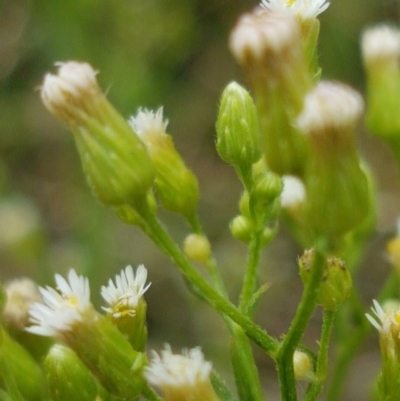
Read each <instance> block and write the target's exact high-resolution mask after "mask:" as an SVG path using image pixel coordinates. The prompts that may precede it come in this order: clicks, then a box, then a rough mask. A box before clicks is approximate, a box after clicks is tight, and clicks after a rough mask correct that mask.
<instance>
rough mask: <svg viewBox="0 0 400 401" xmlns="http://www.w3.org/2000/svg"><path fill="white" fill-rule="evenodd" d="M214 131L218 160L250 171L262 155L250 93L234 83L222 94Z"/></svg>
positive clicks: (254, 108) (255, 113) (254, 109)
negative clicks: (219, 157)
mask: <svg viewBox="0 0 400 401" xmlns="http://www.w3.org/2000/svg"><path fill="white" fill-rule="evenodd" d="M216 130H217V151H218V153H219V155H220V156H221V158H222V159H223V160H224V161H225V162H227V163H229V164H232V165H233V166H235V167H237V168H239V169H241V170H244V171H246V170H249V169H251V165H252V164H253V163H255V162H256V161H257V160H258V159H259V158H260V156H261V152H260V146H259V133H258V121H257V112H256V107H255V105H254V102H253V99H252V98H251V96H250V94H249V93H248V92H247V91H246V90H245V89H244V88H242V87H241V86H240V85H238V84H237V83H236V82H231V83H230V84H229V85H228V86H227V87H226V88H225V90H224V92H223V93H222V98H221V105H220V108H219V114H218V120H217V125H216Z"/></svg>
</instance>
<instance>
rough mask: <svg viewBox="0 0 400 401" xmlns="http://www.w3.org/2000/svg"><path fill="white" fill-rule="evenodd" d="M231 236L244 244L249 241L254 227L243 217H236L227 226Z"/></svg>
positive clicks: (250, 221)
mask: <svg viewBox="0 0 400 401" xmlns="http://www.w3.org/2000/svg"><path fill="white" fill-rule="evenodd" d="M229 228H230V230H231V233H232V235H233V236H234V237H235V238H236V239H238V240H240V241H243V242H245V243H246V244H247V243H248V242H249V241H250V239H251V236H252V235H253V233H254V230H255V226H254V223H253V221H252V220H251V219H250V218H248V217H245V216H242V215H238V216H236V217H235V218H234V219H233V220H232V221H231V223H230V224H229Z"/></svg>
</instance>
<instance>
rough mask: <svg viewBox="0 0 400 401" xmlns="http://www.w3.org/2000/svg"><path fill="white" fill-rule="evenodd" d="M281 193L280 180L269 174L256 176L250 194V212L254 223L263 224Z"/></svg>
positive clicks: (276, 176)
mask: <svg viewBox="0 0 400 401" xmlns="http://www.w3.org/2000/svg"><path fill="white" fill-rule="evenodd" d="M281 192H282V180H281V178H280V177H279V176H278V175H276V174H274V173H271V172H267V173H266V174H265V175H262V176H257V178H256V181H255V183H254V185H253V188H252V190H251V193H250V211H251V213H252V215H253V216H254V218H255V220H256V221H260V222H264V220H265V218H266V217H269V216H270V215H271V212H272V210H274V208H275V201H276V200H277V199H278V198H279V196H280V194H281Z"/></svg>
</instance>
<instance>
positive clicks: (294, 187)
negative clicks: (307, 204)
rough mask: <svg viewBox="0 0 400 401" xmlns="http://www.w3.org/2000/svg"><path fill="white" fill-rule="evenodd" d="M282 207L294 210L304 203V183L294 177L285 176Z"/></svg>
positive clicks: (283, 178)
mask: <svg viewBox="0 0 400 401" xmlns="http://www.w3.org/2000/svg"><path fill="white" fill-rule="evenodd" d="M282 180H283V190H282V193H281V205H282V207H283V208H292V207H296V206H297V205H299V204H301V203H303V202H304V200H305V198H306V189H305V186H304V183H303V181H301V180H300V178H298V177H295V176H294V175H284V176H283V177H282Z"/></svg>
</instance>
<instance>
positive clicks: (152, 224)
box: [135, 204, 278, 357]
mask: <svg viewBox="0 0 400 401" xmlns="http://www.w3.org/2000/svg"><path fill="white" fill-rule="evenodd" d="M135 206H136V208H137V210H138V212H139V213H140V214H141V216H142V217H143V219H144V220H145V221H146V223H147V227H148V230H149V235H150V237H151V239H152V240H153V241H154V242H155V244H156V245H158V246H159V248H160V249H161V250H162V251H163V252H164V253H165V254H166V255H168V256H169V257H170V258H171V259H172V260H173V261H174V263H175V264H176V266H177V268H178V269H179V271H180V272H181V273H182V274H183V275H184V276H185V278H186V279H187V280H188V281H189V282H190V283H191V284H192V285H193V286H194V287H195V288H196V289H197V290H198V292H199V293H200V294H201V296H202V298H203V299H204V300H205V301H206V302H207V303H208V304H210V305H211V306H212V307H213V308H214V309H215V310H216V311H217V312H218V313H219V314H221V315H222V316H224V315H225V316H228V317H229V318H231V319H232V320H233V321H234V322H236V323H237V324H238V325H239V326H241V327H242V328H243V330H244V331H245V333H246V334H247V336H248V337H250V338H251V339H252V340H253V341H254V342H255V343H256V344H257V345H258V346H260V347H261V348H262V349H263V350H264V351H265V352H267V353H268V354H269V355H271V356H272V357H274V356H275V354H276V351H277V348H278V341H277V340H275V339H274V338H273V337H271V336H269V335H268V334H267V333H266V332H265V331H264V330H263V329H262V328H261V327H259V326H258V325H257V324H255V323H254V322H253V321H252V320H251V319H250V318H248V317H247V316H245V315H244V314H243V313H241V312H240V311H239V310H238V309H237V308H235V306H234V305H232V304H231V303H230V302H229V301H227V300H226V299H225V298H224V297H223V296H222V295H221V294H220V293H219V292H218V291H217V290H215V289H214V288H213V287H212V286H211V285H210V284H209V283H208V282H207V281H206V280H205V279H204V277H203V276H202V275H201V274H200V273H199V272H198V271H197V270H196V269H195V268H194V267H193V266H192V265H191V263H190V262H189V260H188V259H187V258H186V256H185V255H184V253H183V252H182V251H181V249H180V248H179V247H178V246H177V245H176V244H175V242H174V241H173V240H172V239H171V237H170V236H169V235H168V233H167V232H166V230H165V229H164V227H163V226H162V225H161V224H160V222H159V221H158V220H157V218H156V217H155V216H154V215H153V213H152V212H151V210H149V209H148V207H147V205H145V204H141V205H135Z"/></svg>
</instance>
